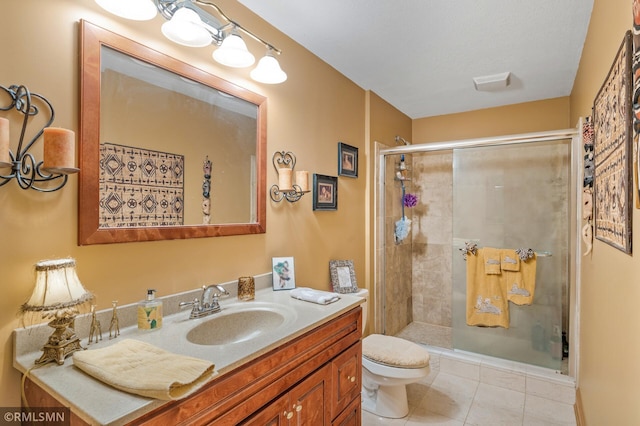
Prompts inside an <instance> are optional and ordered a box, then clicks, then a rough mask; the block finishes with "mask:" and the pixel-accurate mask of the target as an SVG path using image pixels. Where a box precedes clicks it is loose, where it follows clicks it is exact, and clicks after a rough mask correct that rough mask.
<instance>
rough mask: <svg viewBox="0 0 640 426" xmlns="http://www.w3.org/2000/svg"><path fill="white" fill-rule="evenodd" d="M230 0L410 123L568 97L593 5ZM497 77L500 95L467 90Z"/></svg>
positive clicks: (587, 1)
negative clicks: (504, 83) (505, 78)
mask: <svg viewBox="0 0 640 426" xmlns="http://www.w3.org/2000/svg"><path fill="white" fill-rule="evenodd" d="M238 1H239V2H240V3H242V4H244V5H245V6H246V7H248V8H249V9H251V10H252V11H253V12H254V13H256V14H257V15H259V16H260V17H262V18H263V19H264V20H266V21H267V22H269V23H271V24H272V25H273V26H275V27H276V28H278V29H279V30H280V31H282V32H283V33H284V34H286V35H288V36H289V37H291V38H292V39H293V40H295V41H296V42H298V43H299V44H301V45H302V46H304V47H305V48H307V49H308V50H309V51H311V52H312V53H314V54H315V55H316V56H318V57H319V58H321V59H322V60H323V61H325V62H327V63H328V64H329V65H331V66H333V67H334V68H335V69H336V70H338V71H339V72H341V73H342V74H344V75H345V76H347V77H348V78H349V79H351V80H352V81H353V82H355V83H356V84H357V85H358V86H360V87H362V88H363V89H366V90H371V91H373V92H375V93H376V94H378V95H379V96H380V97H382V98H383V99H385V100H386V101H387V102H389V103H390V104H392V105H393V106H395V107H396V108H397V109H399V110H400V111H402V112H403V113H404V114H406V115H408V116H409V117H411V118H422V117H430V116H435V115H442V114H450V113H456V112H464V111H472V110H476V109H481V108H488V107H495V106H501V105H509V104H515V103H521V102H529V101H535V100H542V99H550V98H555V97H561V96H568V95H570V94H571V89H572V87H573V81H574V79H575V76H576V71H577V69H578V64H579V61H580V55H581V54H582V47H583V44H584V40H585V36H586V33H587V27H588V25H589V18H590V16H591V10H592V8H593V0H238ZM276 47H278V46H277V45H276ZM286 55H287V52H286V51H284V52H283V53H282V59H281V62H282V64H283V68H285V71H287V72H289V73H291V70H287V69H286V65H284V64H286V61H285V59H284V58H285V57H286ZM504 72H511V84H510V85H509V87H507V88H506V89H504V90H501V91H493V92H480V91H476V90H475V88H474V84H473V77H480V76H486V75H492V74H499V73H504ZM285 84H286V83H285Z"/></svg>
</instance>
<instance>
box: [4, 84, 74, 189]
mask: <svg viewBox="0 0 640 426" xmlns="http://www.w3.org/2000/svg"><path fill="white" fill-rule="evenodd" d="M2 92H4V93H5V94H6V95H8V98H9V100H10V102H9V104H8V105H0V111H9V112H11V111H12V110H14V109H15V110H17V112H18V113H20V114H22V115H23V116H24V118H23V120H22V131H21V132H20V138H19V140H18V146H17V149H16V151H15V152H12V151H11V149H10V134H9V133H10V132H9V127H10V122H9V119H8V118H3V117H0V186H3V185H6V184H7V183H8V182H9V181H11V180H12V179H15V180H16V181H17V182H18V185H19V186H20V188H22V189H35V190H36V191H39V192H53V191H57V190H58V189H60V188H62V187H63V186H64V185H65V184H66V183H67V179H68V175H69V174H72V173H77V172H78V171H79V169H77V168H76V167H75V164H76V148H75V143H76V141H75V133H74V132H73V131H71V130H67V129H61V128H56V127H49V126H50V125H51V123H53V119H54V117H55V112H54V110H53V106H52V105H51V103H50V102H49V101H48V100H47V99H46V98H45V97H44V96H41V95H38V94H37V93H31V92H30V91H29V89H27V88H26V87H25V86H18V85H12V86H9V87H8V88H7V87H4V86H0V94H1V93H2ZM2 98H4V96H2ZM40 112H43V113H44V114H48V116H45V120H46V123H45V125H44V126H43V127H42V128H41V129H40V130H39V131H38V132H37V133H35V135H34V136H33V138H32V139H31V140H30V141H29V142H28V143H26V145H24V146H23V144H24V143H25V140H24V138H25V134H26V131H27V125H28V124H29V120H30V119H32V120H33V119H35V118H36V116H38V114H39V113H40ZM47 117H48V118H47ZM43 135H44V136H43ZM40 136H43V139H44V155H43V157H44V160H43V161H36V159H35V157H34V156H33V154H31V153H30V152H29V150H30V149H31V147H32V146H33V144H34V143H36V142H37V141H38V139H39V138H40ZM53 181H56V182H55V183H56V184H57V185H52V184H49V183H47V182H53ZM43 183H44V184H45V185H41V184H43Z"/></svg>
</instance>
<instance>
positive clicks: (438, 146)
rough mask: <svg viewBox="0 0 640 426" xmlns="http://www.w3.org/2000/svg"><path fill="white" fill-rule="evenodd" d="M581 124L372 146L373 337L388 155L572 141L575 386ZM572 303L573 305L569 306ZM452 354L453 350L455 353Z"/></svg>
mask: <svg viewBox="0 0 640 426" xmlns="http://www.w3.org/2000/svg"><path fill="white" fill-rule="evenodd" d="M582 123H583V120H582V119H580V121H579V123H578V126H577V128H576V129H563V130H552V131H547V132H533V133H522V134H515V135H506V136H496V137H488V138H477V139H462V140H454V141H447V142H433V143H422V144H414V145H404V146H394V147H387V145H385V144H382V143H380V142H376V143H375V155H376V159H377V162H376V167H375V174H374V182H375V183H376V186H375V187H376V188H377V191H375V193H374V197H376V199H377V201H376V202H375V206H376V207H375V209H376V212H375V215H376V220H375V224H376V226H375V233H374V241H373V246H374V248H375V249H374V253H375V255H374V256H373V262H374V283H375V284H374V290H373V291H372V292H373V293H374V298H373V299H374V306H372V307H370V308H371V311H372V313H373V328H374V330H375V333H381V334H384V333H385V329H384V327H385V305H384V302H385V300H384V294H385V288H384V287H385V280H384V275H385V274H384V271H385V264H384V262H385V259H384V256H380V255H379V253H380V250H379V249H380V248H384V247H386V244H387V241H385V235H386V233H385V221H384V220H382V219H381V218H384V217H385V206H386V203H385V201H386V200H385V198H386V195H385V193H386V191H385V182H386V178H387V176H386V167H385V165H386V160H387V156H388V155H399V154H414V153H424V152H434V151H447V150H453V149H460V148H480V147H496V146H506V145H518V144H524V143H535V142H550V141H557V140H567V139H569V140H571V145H570V146H571V160H570V182H569V186H570V191H571V194H570V200H573V202H571V203H570V206H569V215H570V221H571V223H570V236H569V239H570V241H569V250H570V253H569V256H568V259H569V265H568V267H569V348H570V351H569V377H573V378H575V379H576V382H577V379H578V377H577V373H578V363H579V357H578V353H579V350H578V348H579V332H580V330H579V326H580V321H579V318H580V264H581V257H580V247H581V239H580V235H581V228H582V211H581V209H580V208H578V206H581V204H582V179H578V177H579V176H582V167H583V161H582V160H583V159H582V155H580V153H581V150H582V132H581V131H578V129H582ZM572 301H573V303H571V302H572ZM454 350H455V349H454Z"/></svg>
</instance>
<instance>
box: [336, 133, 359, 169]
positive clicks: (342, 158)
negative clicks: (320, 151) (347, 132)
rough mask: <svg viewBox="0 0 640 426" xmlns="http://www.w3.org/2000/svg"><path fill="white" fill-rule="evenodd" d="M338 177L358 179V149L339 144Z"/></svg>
mask: <svg viewBox="0 0 640 426" xmlns="http://www.w3.org/2000/svg"><path fill="white" fill-rule="evenodd" d="M338 175H340V176H348V177H356V178H357V177H358V148H356V147H355V146H351V145H347V144H346V143H342V142H338Z"/></svg>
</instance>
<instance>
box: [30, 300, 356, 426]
mask: <svg viewBox="0 0 640 426" xmlns="http://www.w3.org/2000/svg"><path fill="white" fill-rule="evenodd" d="M361 337H362V317H361V308H360V307H359V306H358V307H355V308H353V309H351V310H350V311H348V312H346V313H344V314H342V315H341V316H339V317H337V318H334V319H332V320H330V321H328V322H326V323H324V324H322V325H320V326H318V327H317V328H315V329H313V330H310V331H308V332H307V333H305V334H303V335H301V336H298V337H296V338H295V339H293V340H291V341H289V342H287V343H285V344H283V345H282V346H279V347H277V348H276V349H273V350H271V351H269V352H267V353H265V354H263V355H261V356H260V357H258V358H257V359H254V360H252V361H250V362H247V363H246V364H245V365H242V366H240V367H238V368H236V369H234V370H233V371H231V372H228V373H226V374H223V375H221V376H220V377H218V378H216V379H213V380H212V381H211V382H209V383H208V384H207V385H205V386H204V387H203V388H202V389H200V390H199V391H198V392H196V393H195V394H193V395H191V396H189V397H187V398H185V399H182V400H179V401H171V402H168V403H166V404H164V405H162V406H161V407H159V408H157V409H155V410H153V411H151V412H149V413H146V414H143V415H141V416H140V417H139V418H137V419H135V420H133V421H132V422H130V423H128V424H131V425H161V426H166V425H169V424H172V425H178V424H180V425H216V426H226V425H228V426H236V425H247V426H249V425H250V426H257V425H260V426H262V425H270V426H271V425H287V426H292V425H309V426H320V425H341V426H352V425H354V426H356V425H360V424H361V414H360V389H361V379H362V376H361V374H362V356H361V355H362V343H361ZM230 350H232V349H231V348H230ZM27 391H28V392H27V398H28V400H29V401H31V400H34V401H35V400H38V399H39V400H40V402H42V396H43V393H45V394H46V392H44V391H43V390H42V389H41V388H39V387H38V386H36V385H35V384H31V386H29V387H28V388H27ZM49 398H50V399H51V400H53V398H52V397H51V396H50V395H49ZM72 411H73V408H72Z"/></svg>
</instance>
